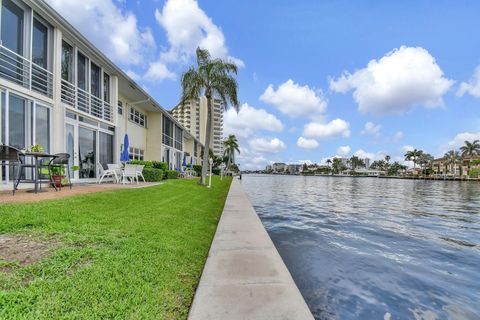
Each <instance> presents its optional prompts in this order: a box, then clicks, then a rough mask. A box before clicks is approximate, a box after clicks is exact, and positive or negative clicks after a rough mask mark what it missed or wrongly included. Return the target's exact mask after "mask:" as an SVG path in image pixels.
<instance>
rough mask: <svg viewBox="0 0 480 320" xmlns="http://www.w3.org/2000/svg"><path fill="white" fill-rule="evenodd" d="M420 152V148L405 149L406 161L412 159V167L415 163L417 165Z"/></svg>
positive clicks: (414, 166)
mask: <svg viewBox="0 0 480 320" xmlns="http://www.w3.org/2000/svg"><path fill="white" fill-rule="evenodd" d="M422 154H423V151H422V150H417V149H413V150H411V151H407V153H405V160H406V161H412V162H413V168H414V169H415V168H416V165H417V160H418V158H419V157H421V156H422Z"/></svg>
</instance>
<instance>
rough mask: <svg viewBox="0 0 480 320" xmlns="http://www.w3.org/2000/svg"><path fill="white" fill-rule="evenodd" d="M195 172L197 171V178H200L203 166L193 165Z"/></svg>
mask: <svg viewBox="0 0 480 320" xmlns="http://www.w3.org/2000/svg"><path fill="white" fill-rule="evenodd" d="M193 170H195V173H196V174H197V177H200V176H201V175H202V166H201V165H199V164H194V165H193Z"/></svg>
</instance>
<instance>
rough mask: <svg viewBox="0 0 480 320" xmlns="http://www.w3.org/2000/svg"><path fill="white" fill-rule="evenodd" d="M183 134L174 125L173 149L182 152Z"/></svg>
mask: <svg viewBox="0 0 480 320" xmlns="http://www.w3.org/2000/svg"><path fill="white" fill-rule="evenodd" d="M182 147H183V132H182V129H181V128H180V127H179V126H177V125H175V149H177V150H183V148H182Z"/></svg>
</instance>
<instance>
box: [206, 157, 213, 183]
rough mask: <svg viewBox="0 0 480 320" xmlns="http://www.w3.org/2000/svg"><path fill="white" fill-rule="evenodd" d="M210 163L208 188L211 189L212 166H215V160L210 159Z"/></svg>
mask: <svg viewBox="0 0 480 320" xmlns="http://www.w3.org/2000/svg"><path fill="white" fill-rule="evenodd" d="M208 163H209V164H210V179H209V181H208V187H207V188H210V187H211V186H212V165H213V159H212V158H210V159H208Z"/></svg>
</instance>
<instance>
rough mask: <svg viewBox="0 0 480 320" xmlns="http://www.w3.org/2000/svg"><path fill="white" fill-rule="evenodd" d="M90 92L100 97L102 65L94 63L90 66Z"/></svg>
mask: <svg viewBox="0 0 480 320" xmlns="http://www.w3.org/2000/svg"><path fill="white" fill-rule="evenodd" d="M90 79H91V80H90V93H91V94H92V95H94V96H95V97H97V98H100V67H99V66H97V65H96V64H94V63H92V64H91V66H90Z"/></svg>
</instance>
